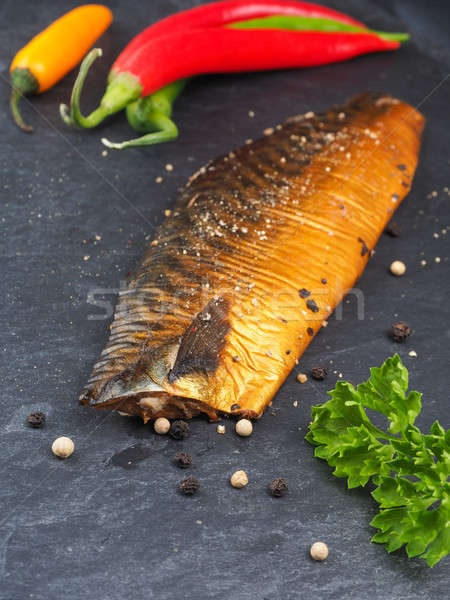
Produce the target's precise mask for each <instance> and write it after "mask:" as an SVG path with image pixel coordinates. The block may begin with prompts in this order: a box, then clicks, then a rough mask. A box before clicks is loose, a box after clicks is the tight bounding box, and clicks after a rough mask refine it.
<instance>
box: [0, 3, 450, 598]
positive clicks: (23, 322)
mask: <svg viewBox="0 0 450 600" xmlns="http://www.w3.org/2000/svg"><path fill="white" fill-rule="evenodd" d="M57 4H58V6H57V7H56V5H55V3H54V2H50V1H48V0H47V1H45V2H44V1H42V2H30V1H25V0H14V1H13V0H6V1H4V2H2V4H1V7H0V18H1V23H2V44H1V47H0V52H1V55H0V69H1V71H0V74H1V94H2V97H1V102H0V116H1V123H2V132H1V135H2V143H1V145H0V157H1V172H2V177H1V192H2V203H1V207H2V208H1V213H2V214H1V220H2V222H1V225H2V234H1V242H2V250H1V253H2V254H1V256H2V276H1V285H2V300H3V302H2V312H1V315H2V316H1V331H2V348H1V349H2V352H1V354H0V355H1V359H2V362H3V365H2V386H1V427H0V434H1V448H2V451H1V456H0V465H1V466H0V474H1V485H0V496H1V499H2V505H3V508H2V511H1V520H0V536H1V537H0V577H1V580H2V583H1V585H0V598H1V599H2V600H4V599H5V600H23V599H25V598H33V599H34V600H60V599H61V598H66V599H70V600H79V599H80V598H83V599H84V600H88V599H89V600H90V599H95V600H122V599H124V598H135V599H136V600H140V599H143V598H145V599H150V598H158V600H173V599H176V600H177V599H179V598H180V599H181V598H200V599H209V598H215V599H218V600H219V599H224V600H225V599H228V598H236V599H239V600H255V599H258V600H259V599H261V600H263V599H272V598H277V599H278V598H283V599H285V600H290V599H298V598H317V599H318V600H320V599H339V600H340V599H343V598H345V599H346V600H348V599H357V600H359V599H361V598H363V597H365V596H367V595H370V597H371V598H380V599H381V598H382V599H396V600H406V599H408V600H411V599H419V598H420V599H421V600H422V599H430V600H431V599H433V600H434V599H436V598H443V597H445V596H446V593H448V589H449V584H450V580H449V562H448V559H447V560H446V561H443V562H442V563H441V564H440V565H438V566H437V567H435V568H434V569H433V570H430V569H429V568H428V567H427V566H426V564H425V562H424V561H421V560H419V559H416V560H408V559H407V558H406V556H405V553H404V552H403V551H399V552H396V553H395V554H393V555H391V556H389V555H387V554H386V552H385V550H384V548H383V547H380V546H378V545H374V544H371V543H370V541H369V540H370V536H371V535H372V533H373V530H372V529H371V528H370V526H369V521H370V520H371V518H372V517H373V515H374V513H375V504H374V502H373V500H372V499H371V497H370V495H369V491H368V490H356V491H348V490H346V488H345V484H344V482H342V481H340V480H337V479H336V478H334V477H333V476H332V474H331V471H330V469H329V468H328V466H327V465H326V464H325V463H323V462H321V461H319V460H318V459H314V458H313V451H312V448H311V447H310V446H309V445H308V444H307V443H306V442H305V441H304V439H303V437H304V434H305V433H306V430H307V424H308V422H309V420H310V407H311V405H313V404H316V403H318V402H321V401H324V400H325V391H326V390H327V389H329V388H330V387H332V385H333V383H334V381H335V380H336V378H337V376H338V375H337V374H338V373H342V374H343V376H344V377H345V378H347V379H350V380H352V381H354V382H358V381H362V380H363V379H365V378H366V376H367V374H368V369H369V367H370V366H372V365H378V364H380V363H381V362H382V361H383V359H385V358H386V357H387V356H389V355H392V354H393V353H394V352H395V351H399V353H400V355H401V356H402V358H403V359H404V360H405V363H406V364H407V366H408V368H409V369H410V373H411V385H412V386H413V387H414V388H418V389H419V390H421V391H423V393H424V397H423V404H424V407H423V411H422V414H421V415H420V418H419V424H420V426H422V427H424V428H428V427H429V426H430V425H431V423H432V421H433V420H434V419H435V418H436V417H437V418H439V419H440V420H441V422H442V423H443V424H444V425H445V426H447V427H448V363H449V339H450V330H449V310H448V298H449V292H450V287H449V277H448V274H449V270H448V256H449V253H448V241H447V240H448V237H449V236H450V232H449V233H448V234H447V236H446V235H445V234H443V233H442V232H441V230H446V228H448V227H449V226H450V210H449V203H450V198H449V195H448V193H447V192H446V191H445V186H446V185H449V180H448V158H447V153H446V151H447V150H448V145H447V144H448V140H447V133H448V105H449V86H450V81H448V80H447V81H446V82H445V83H442V80H443V78H444V77H445V75H446V73H448V66H449V65H448V60H447V62H446V57H448V32H447V30H446V28H445V22H446V21H447V23H448V16H449V10H448V4H447V3H446V2H444V1H442V2H432V3H424V2H418V1H417V2H411V1H408V0H402V1H400V0H396V1H394V2H390V1H388V0H384V1H382V2H375V1H372V2H369V1H367V2H363V3H362V2H357V1H356V0H352V1H350V2H343V1H340V2H337V1H336V2H333V5H335V6H336V7H340V8H342V9H343V10H346V11H347V12H349V13H352V14H353V15H354V16H356V17H358V18H361V19H362V20H365V21H366V22H367V23H368V24H370V25H371V26H373V27H376V28H378V29H383V28H384V29H390V30H405V29H406V30H409V31H410V32H412V34H413V38H414V42H412V43H410V44H408V45H407V46H405V47H404V48H402V50H401V51H399V52H397V53H392V54H384V55H373V56H366V57H363V58H359V59H357V60H354V61H351V62H348V63H346V64H340V65H333V66H329V67H323V68H318V69H313V70H305V71H291V72H284V73H281V72H280V73H272V74H251V75H242V76H230V77H219V76H218V77H209V78H204V79H201V80H198V81H196V82H195V83H193V84H192V85H190V86H189V88H188V89H187V90H186V92H185V93H184V95H183V100H182V101H181V102H180V103H179V104H178V106H177V109H176V119H177V121H178V123H179V124H180V126H181V130H182V135H181V137H180V140H179V141H178V142H177V143H174V144H167V145H162V146H159V147H154V148H149V149H145V150H134V151H127V152H124V153H117V152H113V151H110V152H108V154H107V156H103V155H102V150H103V147H102V146H101V144H100V141H99V139H100V137H101V136H102V135H108V136H109V137H110V138H112V139H121V138H124V137H125V136H127V135H129V130H128V127H127V125H126V123H125V121H124V118H123V117H122V116H119V117H117V118H115V119H111V120H110V121H109V122H108V123H107V124H105V126H104V127H102V128H101V130H100V129H99V130H95V131H92V132H77V131H71V130H68V129H67V128H65V127H64V126H63V124H62V123H61V122H60V120H59V117H58V110H57V107H58V103H59V102H60V101H66V100H67V98H68V96H69V92H70V89H71V85H72V83H73V80H74V73H72V74H70V75H69V76H68V77H66V79H65V80H64V81H62V82H61V83H60V84H59V85H57V86H56V87H55V88H54V89H53V90H51V91H50V92H49V93H47V94H45V95H43V96H41V97H37V98H34V99H33V100H32V103H31V104H30V105H29V106H28V107H25V106H24V113H25V115H26V118H27V119H28V120H30V121H32V122H33V123H34V125H35V127H36V132H35V135H33V136H25V135H23V134H22V133H20V132H19V131H17V130H16V129H15V127H14V126H13V125H12V124H11V121H10V118H9V115H8V110H7V96H8V85H7V84H6V83H5V78H6V76H7V69H8V65H9V62H10V60H11V57H12V55H13V53H14V51H15V50H16V49H17V48H20V47H21V45H22V44H23V43H25V42H26V41H27V40H28V39H29V38H30V36H31V35H32V34H34V33H36V32H37V31H39V30H40V29H41V28H42V26H43V25H46V24H47V23H48V22H50V21H51V20H53V19H54V18H55V17H56V16H58V15H59V14H60V13H62V12H63V11H65V10H66V9H68V8H71V7H72V6H73V5H74V2H62V1H60V2H58V3H57ZM108 4H110V5H111V6H112V8H113V9H114V11H115V16H116V21H115V23H114V25H113V26H112V28H111V30H110V31H109V32H108V33H107V34H106V35H105V36H104V37H103V39H102V40H101V46H102V47H103V48H104V51H105V57H104V59H103V60H102V61H101V62H99V63H98V65H96V67H95V68H94V69H93V73H92V76H91V77H90V80H89V85H88V91H87V93H86V96H85V105H86V108H87V107H88V105H89V104H90V105H91V106H93V105H94V103H95V102H96V101H97V99H98V98H99V96H100V92H101V88H102V85H103V81H104V77H105V74H106V70H107V68H108V65H109V64H110V63H111V61H112V59H113V57H114V56H115V55H116V53H117V52H118V51H119V49H120V48H121V47H122V46H123V45H124V44H125V42H126V41H127V40H128V39H129V38H130V36H132V35H133V34H135V33H136V32H137V31H138V30H140V29H141V28H142V26H143V25H144V24H146V23H149V22H151V21H153V20H155V19H157V18H160V17H162V16H164V15H166V14H168V13H170V12H172V11H174V10H176V9H178V8H185V7H187V6H189V5H191V4H192V3H191V2H189V1H188V0H186V1H182V0H178V1H171V2H162V1H159V2H137V1H135V2H132V3H131V2H110V3H109V2H108ZM445 16H447V18H445ZM367 89H372V90H380V91H383V92H390V93H392V94H394V95H398V96H399V97H401V98H403V99H404V100H407V101H409V102H410V103H412V104H413V105H420V108H421V110H422V111H423V112H424V114H425V115H426V117H427V119H428V125H427V128H426V131H425V135H424V142H423V148H422V153H421V159H420V163H419V168H418V171H417V176H416V178H415V181H414V185H413V189H412V192H411V193H410V195H409V196H408V197H407V199H406V201H405V202H404V203H403V205H402V206H401V207H400V209H399V211H398V214H397V215H396V219H397V220H398V221H400V222H401V223H403V225H404V228H405V232H404V235H403V236H402V237H401V238H399V239H392V238H388V237H386V236H383V238H382V239H381V241H380V243H379V245H378V247H377V252H376V256H375V257H374V258H373V260H371V262H370V264H369V266H368V268H367V270H366V272H365V274H364V276H363V277H362V279H361V280H360V282H359V283H358V288H359V289H360V290H361V291H362V292H363V294H364V299H365V316H364V319H363V320H361V321H357V319H356V310H355V304H354V300H353V299H350V302H349V303H348V304H347V303H345V304H344V311H343V318H342V319H341V320H336V318H335V317H333V318H331V319H330V324H329V326H328V328H327V329H326V330H323V331H322V333H321V334H320V335H319V336H318V337H317V338H316V339H315V340H314V342H313V343H312V344H311V346H310V348H309V349H308V351H307V352H306V353H305V355H304V357H303V359H302V361H301V366H300V368H301V369H302V370H303V371H308V370H309V369H310V368H311V367H312V366H314V365H316V364H317V363H319V362H320V363H322V364H325V365H327V366H329V368H330V371H331V374H330V376H329V378H328V380H326V381H324V382H312V381H308V383H306V384H305V385H303V386H300V384H298V383H297V382H296V379H295V373H293V374H292V375H291V376H290V377H289V379H288V380H287V382H286V384H285V385H284V386H283V388H282V389H281V390H280V392H279V393H278V395H277V397H276V400H275V402H274V412H275V415H272V414H271V412H269V413H267V414H266V415H265V416H264V417H263V418H262V419H261V420H260V422H258V423H257V424H256V426H255V432H254V434H253V436H252V437H251V438H249V439H239V438H237V437H236V436H235V435H234V434H233V433H231V431H230V429H231V426H230V427H229V431H228V433H227V435H225V436H218V435H217V434H216V433H215V425H212V424H208V423H207V422H206V421H204V420H201V419H199V420H196V421H194V422H193V423H192V436H191V437H190V438H189V440H187V441H186V443H176V442H174V441H171V440H169V439H167V438H166V437H156V436H155V435H154V434H153V433H152V430H151V428H150V427H145V426H143V425H142V424H140V423H139V422H137V421H135V420H133V419H124V418H121V417H119V416H118V415H115V414H110V415H105V414H104V413H102V414H99V413H96V412H94V411H92V410H89V409H86V408H81V407H79V406H78V405H77V396H78V393H79V390H80V388H81V387H82V385H83V382H84V381H85V379H86V377H87V376H88V374H89V371H90V368H91V366H92V363H93V361H94V359H95V358H96V357H97V355H98V353H99V351H100V350H101V348H102V346H103V344H104V342H105V339H106V335H107V325H108V321H105V320H104V319H103V320H98V319H95V318H93V317H94V316H95V315H97V316H98V315H104V312H105V311H104V310H103V309H101V308H98V307H95V306H93V305H92V304H89V303H88V301H87V298H88V294H89V292H97V291H98V289H99V288H100V289H104V290H106V293H107V298H106V299H107V300H108V301H109V302H111V301H114V295H113V292H114V290H115V289H117V287H118V285H119V282H120V281H121V280H122V279H123V278H124V275H125V273H126V272H127V270H128V269H129V268H130V267H131V266H132V265H133V264H134V263H135V261H136V260H137V258H138V256H139V255H140V254H141V252H142V251H143V249H144V247H145V245H146V243H147V241H146V236H148V235H151V231H152V225H153V224H154V223H156V222H157V221H159V220H160V219H161V215H162V212H163V209H165V208H168V207H170V206H171V205H172V202H173V199H174V197H175V195H176V193H177V189H178V188H179V186H180V185H182V184H183V182H184V181H185V180H186V178H187V177H188V176H189V174H190V173H192V172H193V171H194V169H196V168H197V167H199V166H200V165H202V164H203V163H204V162H205V161H207V160H208V159H210V158H212V157H214V156H216V155H218V154H220V153H222V152H225V151H228V150H230V149H231V148H233V147H235V146H237V145H240V144H241V143H243V142H244V140H246V139H247V138H255V137H257V136H258V135H259V134H260V132H261V131H262V129H264V128H265V127H268V126H271V125H273V124H274V123H276V122H278V121H281V120H283V119H284V118H286V117H287V116H289V115H292V114H295V113H298V112H303V111H306V110H311V109H312V110H320V109H323V108H326V107H328V106H329V105H330V104H333V103H338V102H341V101H344V100H345V99H346V98H348V97H349V96H352V95H353V94H355V93H359V92H361V91H364V90H367ZM249 110H253V111H254V112H255V117H254V118H253V119H251V118H249V116H248V111H249ZM169 162H170V163H172V164H173V165H174V171H173V172H172V173H170V174H169V173H166V172H165V170H164V165H165V164H166V163H169ZM158 175H163V176H164V182H163V183H162V184H160V185H157V184H156V183H155V182H154V181H155V177H156V176H158ZM434 191H435V192H436V194H433V196H430V194H431V193H432V192H434ZM434 234H438V235H437V236H434ZM96 235H97V236H101V239H100V240H96V238H95V236H96ZM84 256H89V259H88V260H84V258H83V257H84ZM435 257H440V259H441V261H440V263H436V262H435ZM393 259H401V260H404V261H405V262H406V263H407V266H408V271H407V274H406V275H405V277H403V278H400V279H396V278H394V277H392V276H390V275H389V274H388V273H387V271H386V269H387V266H388V265H389V263H390V262H391V261H392V260H393ZM421 260H426V262H427V264H426V266H425V267H424V266H421V264H420V261H421ZM396 319H404V320H407V321H409V322H410V323H411V324H412V326H413V328H414V334H413V335H412V337H411V338H410V340H409V341H408V343H407V344H406V345H404V346H399V345H396V344H394V343H393V342H391V341H390V340H389V339H388V337H387V335H386V331H387V329H388V328H389V326H390V325H391V323H392V321H394V320H396ZM412 349H414V350H415V351H416V352H417V354H418V357H417V358H416V359H413V358H411V357H409V356H408V352H409V351H410V350H412ZM295 400H297V401H298V407H294V406H293V402H294V401H295ZM36 409H40V410H43V411H44V412H46V413H47V415H48V424H47V426H46V428H45V429H44V430H42V431H39V430H31V429H28V428H26V427H25V426H24V419H25V417H26V415H27V414H28V413H29V412H31V411H32V410H36ZM62 434H66V435H69V436H71V437H72V438H73V439H74V441H75V443H76V452H75V454H74V455H73V456H72V457H71V458H70V460H68V461H66V462H60V461H58V460H57V459H56V458H55V457H53V455H52V454H51V451H50V446H51V443H52V441H53V440H54V439H55V437H57V436H59V435H62ZM181 449H184V450H187V451H189V452H191V453H192V454H193V456H194V466H193V468H192V474H193V475H195V476H197V477H198V478H199V479H200V480H201V483H202V489H201V492H200V493H199V494H198V496H196V497H193V498H184V497H181V496H180V495H178V494H177V493H176V486H177V483H178V481H179V480H180V479H181V478H182V476H183V475H184V472H182V471H179V470H177V468H176V467H174V466H173V465H172V463H171V459H172V457H173V455H174V453H175V452H176V451H178V450H181ZM129 462H130V464H129ZM238 468H239V469H240V468H243V469H245V470H246V471H247V472H248V475H249V479H250V484H249V486H248V487H247V488H246V489H244V490H241V491H238V490H235V489H232V488H231V487H230V486H229V485H228V482H227V481H228V477H229V475H230V474H231V473H232V472H233V471H234V470H235V469H238ZM276 476H284V477H286V479H287V480H288V482H289V486H290V492H289V495H288V496H287V497H285V498H282V499H279V500H277V499H273V498H271V497H270V496H269V495H268V493H267V486H268V483H269V482H270V480H271V479H272V478H273V477H276ZM318 539H319V540H324V541H325V542H327V544H328V545H329V548H330V556H329V559H328V560H327V561H326V563H323V564H319V563H313V562H312V561H311V560H310V559H309V558H308V548H309V545H310V543H311V542H312V541H314V540H318Z"/></svg>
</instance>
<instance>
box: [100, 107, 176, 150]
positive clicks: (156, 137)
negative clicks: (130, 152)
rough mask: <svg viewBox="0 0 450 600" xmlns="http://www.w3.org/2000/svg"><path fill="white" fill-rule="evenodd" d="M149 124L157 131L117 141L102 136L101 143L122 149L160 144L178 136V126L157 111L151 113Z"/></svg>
mask: <svg viewBox="0 0 450 600" xmlns="http://www.w3.org/2000/svg"><path fill="white" fill-rule="evenodd" d="M151 125H152V126H153V127H154V128H155V129H158V130H159V131H153V132H151V133H147V134H146V135H143V136H141V137H139V138H135V139H133V140H127V141H125V142H119V143H114V142H110V141H109V140H108V139H106V138H102V144H104V145H105V146H107V147H108V148H113V149H115V150H123V149H124V148H134V147H138V146H151V145H153V144H161V143H162V142H170V141H172V140H176V139H177V137H178V127H177V126H176V124H175V123H174V122H173V121H172V119H171V118H170V117H167V116H166V115H164V114H162V113H160V112H159V111H154V113H153V114H152V115H151ZM149 126H150V123H149Z"/></svg>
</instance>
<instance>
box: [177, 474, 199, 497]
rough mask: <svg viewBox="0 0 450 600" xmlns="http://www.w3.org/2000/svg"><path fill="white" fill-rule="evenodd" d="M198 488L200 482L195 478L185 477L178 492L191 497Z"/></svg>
mask: <svg viewBox="0 0 450 600" xmlns="http://www.w3.org/2000/svg"><path fill="white" fill-rule="evenodd" d="M199 488H200V481H199V480H198V479H196V478H195V477H186V479H183V481H182V482H181V483H180V491H181V493H182V494H185V495H186V496H192V495H193V494H195V492H197V491H198V489H199Z"/></svg>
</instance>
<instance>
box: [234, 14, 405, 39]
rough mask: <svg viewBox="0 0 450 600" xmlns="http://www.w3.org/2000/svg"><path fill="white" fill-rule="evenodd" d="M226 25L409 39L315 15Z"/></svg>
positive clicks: (273, 18) (240, 27) (236, 27)
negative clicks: (366, 34) (365, 34)
mask: <svg viewBox="0 0 450 600" xmlns="http://www.w3.org/2000/svg"><path fill="white" fill-rule="evenodd" d="M227 27H231V28H233V29H285V30H291V31H325V32H331V33H332V32H348V33H372V34H374V35H378V36H379V37H381V38H384V39H387V40H392V41H398V42H404V41H406V40H409V34H407V33H389V32H385V31H375V30H372V29H365V28H362V27H356V26H354V25H347V24H346V23H341V22H339V21H334V20H333V19H322V18H315V17H298V16H284V15H279V16H278V15H274V16H271V17H261V18H258V19H250V20H248V21H238V22H236V23H230V24H228V25H227Z"/></svg>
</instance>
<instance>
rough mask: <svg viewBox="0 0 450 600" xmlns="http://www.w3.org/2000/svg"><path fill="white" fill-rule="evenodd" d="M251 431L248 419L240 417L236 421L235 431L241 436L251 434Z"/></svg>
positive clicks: (250, 423)
mask: <svg viewBox="0 0 450 600" xmlns="http://www.w3.org/2000/svg"><path fill="white" fill-rule="evenodd" d="M252 431H253V425H252V422H251V421H250V420H249V419H240V420H239V421H238V422H237V423H236V433H237V434H238V435H241V436H242V437H247V436H249V435H251V433H252Z"/></svg>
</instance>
